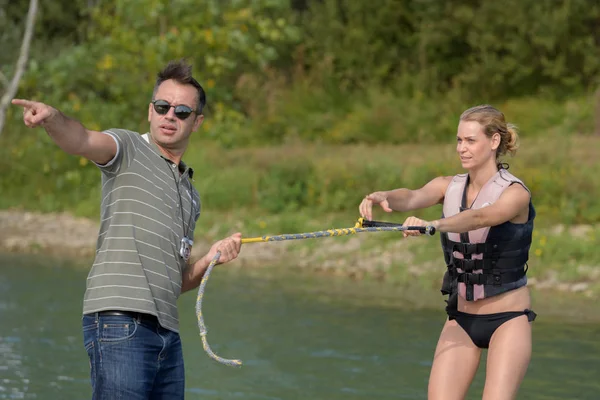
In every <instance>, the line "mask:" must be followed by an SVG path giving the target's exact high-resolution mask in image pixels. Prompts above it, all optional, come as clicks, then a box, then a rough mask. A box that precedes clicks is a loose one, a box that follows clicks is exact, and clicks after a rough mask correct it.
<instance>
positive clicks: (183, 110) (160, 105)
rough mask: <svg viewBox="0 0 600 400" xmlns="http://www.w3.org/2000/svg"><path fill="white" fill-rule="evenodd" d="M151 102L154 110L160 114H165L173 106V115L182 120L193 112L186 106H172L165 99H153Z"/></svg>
mask: <svg viewBox="0 0 600 400" xmlns="http://www.w3.org/2000/svg"><path fill="white" fill-rule="evenodd" d="M152 104H153V105H154V111H156V112H157V113H159V114H160V115H165V114H166V113H168V112H169V110H170V109H171V107H173V108H175V116H176V117H177V118H179V119H180V120H182V121H184V120H186V119H187V118H188V117H189V116H190V114H191V113H193V112H194V110H192V109H191V108H189V107H188V106H184V105H178V106H172V105H171V104H169V102H168V101H166V100H154V101H153V102H152Z"/></svg>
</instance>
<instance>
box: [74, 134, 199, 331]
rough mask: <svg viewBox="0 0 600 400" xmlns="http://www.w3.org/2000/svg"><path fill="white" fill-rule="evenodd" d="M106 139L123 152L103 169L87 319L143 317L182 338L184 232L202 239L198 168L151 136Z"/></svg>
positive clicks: (86, 295) (90, 275) (102, 167)
mask: <svg viewBox="0 0 600 400" xmlns="http://www.w3.org/2000/svg"><path fill="white" fill-rule="evenodd" d="M104 133H106V134H109V135H111V136H112V137H113V138H114V139H115V141H116V142H117V154H116V155H115V157H114V158H113V160H111V161H110V162H109V163H107V164H105V165H99V168H100V170H101V171H102V203H101V206H100V212H101V220H100V232H99V234H98V242H97V245H96V257H95V260H94V264H93V266H92V268H91V270H90V273H89V275H88V278H87V285H86V292H85V296H84V300H83V313H84V314H89V313H93V312H98V311H104V310H128V311H138V312H142V313H147V314H152V315H155V316H157V317H158V320H159V322H160V324H161V325H162V326H163V327H165V328H167V329H170V330H173V331H175V332H178V331H179V318H178V312H177V298H178V297H179V295H180V293H181V282H182V278H181V277H182V273H183V271H184V269H185V268H186V267H187V263H186V261H184V260H183V258H181V257H180V255H179V249H180V245H181V239H182V237H183V236H184V232H185V233H186V234H187V235H186V236H187V237H188V238H193V237H194V228H195V226H196V221H197V220H198V217H199V216H200V197H199V195H198V192H197V191H196V189H195V188H194V187H193V185H192V183H191V181H190V179H191V178H192V176H193V170H192V169H191V168H188V167H187V166H186V165H185V164H184V163H183V162H181V163H180V164H179V166H177V165H176V164H174V163H173V162H171V161H169V160H168V159H167V158H165V157H163V156H162V155H161V153H160V151H159V149H158V147H157V146H156V144H155V143H154V142H152V141H149V140H148V136H147V134H146V135H140V134H139V133H137V132H131V131H127V130H123V129H113V130H108V131H106V132H104Z"/></svg>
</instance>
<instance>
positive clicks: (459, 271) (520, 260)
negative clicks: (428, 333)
mask: <svg viewBox="0 0 600 400" xmlns="http://www.w3.org/2000/svg"><path fill="white" fill-rule="evenodd" d="M468 183H469V176H468V174H461V175H456V176H455V177H454V178H453V179H452V182H451V183H450V184H449V185H448V189H447V190H446V194H445V197H444V206H443V210H444V211H443V217H451V216H453V215H456V214H458V213H459V212H461V211H464V210H467V209H469V208H468V207H467V204H466V197H467V187H468ZM514 183H517V184H520V185H523V187H524V188H525V189H527V187H526V186H525V185H524V184H523V182H522V181H521V180H520V179H518V178H516V177H515V176H514V175H512V174H511V173H509V172H508V171H507V170H505V169H503V168H500V169H499V171H498V172H497V173H496V174H495V175H494V176H493V177H492V178H490V180H489V181H488V182H487V183H486V184H485V185H484V186H483V187H482V188H481V190H480V191H479V194H478V195H477V198H476V199H475V200H474V201H473V204H472V205H471V207H470V208H471V209H481V208H483V207H486V206H489V205H491V204H493V203H494V202H495V201H496V200H498V198H499V197H500V195H501V194H502V192H503V191H504V190H505V189H506V188H508V187H509V186H510V185H512V184H514ZM527 191H529V189H527ZM534 218H535V209H534V208H533V205H532V203H531V201H530V203H529V218H528V220H527V222H526V223H524V224H513V223H511V222H508V221H507V222H505V223H503V224H500V225H498V226H494V227H485V228H480V229H476V230H474V231H470V232H467V233H461V234H458V233H442V234H440V237H441V242H442V249H443V251H444V258H445V261H446V265H447V268H448V271H447V272H446V274H445V276H444V282H443V285H442V293H443V294H450V295H452V294H455V293H456V292H458V295H460V296H461V297H463V298H464V299H466V300H468V301H476V300H480V299H483V298H486V297H490V296H494V295H497V294H500V293H502V292H506V291H508V290H512V289H515V288H517V287H520V286H524V285H525V284H526V283H527V278H526V276H525V274H526V272H527V260H528V259H529V247H530V245H531V237H532V233H533V219H534Z"/></svg>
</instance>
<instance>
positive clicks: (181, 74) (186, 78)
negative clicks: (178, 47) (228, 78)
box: [152, 60, 206, 115]
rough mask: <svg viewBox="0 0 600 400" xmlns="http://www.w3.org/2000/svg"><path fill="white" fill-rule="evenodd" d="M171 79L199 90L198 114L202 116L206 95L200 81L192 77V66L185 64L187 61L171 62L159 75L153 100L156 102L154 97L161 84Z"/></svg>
mask: <svg viewBox="0 0 600 400" xmlns="http://www.w3.org/2000/svg"><path fill="white" fill-rule="evenodd" d="M169 79H173V80H174V81H175V82H177V83H180V84H182V85H192V86H193V87H195V88H196V90H198V96H197V98H196V100H197V105H196V113H197V114H198V115H200V114H202V110H203V109H204V106H205V105H206V93H205V92H204V89H203V88H202V86H201V85H200V84H199V83H198V81H197V80H196V79H194V77H193V76H192V66H191V65H190V64H188V63H187V62H185V60H178V61H169V63H168V64H167V66H166V67H165V68H163V70H162V71H160V72H159V73H158V74H157V77H156V84H155V85H154V92H153V93H152V100H156V99H155V98H154V96H156V92H157V91H158V87H159V86H160V84H161V83H163V82H164V81H168V80H169Z"/></svg>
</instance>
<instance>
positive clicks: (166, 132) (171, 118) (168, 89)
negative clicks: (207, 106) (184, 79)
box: [148, 79, 204, 152]
mask: <svg viewBox="0 0 600 400" xmlns="http://www.w3.org/2000/svg"><path fill="white" fill-rule="evenodd" d="M197 97H198V91H197V90H196V88H195V87H193V86H192V85H182V84H180V83H178V82H176V81H174V80H171V79H170V80H167V81H164V82H163V83H161V84H160V86H159V87H158V90H157V91H156V95H155V96H154V100H155V101H156V100H164V101H166V102H167V103H168V104H170V105H171V106H173V107H170V108H169V110H168V112H167V113H166V114H164V115H161V114H159V113H158V112H157V111H156V110H155V109H154V105H153V104H150V106H149V108H148V121H149V122H150V135H151V136H152V139H154V141H155V142H156V143H157V144H158V145H159V146H161V147H163V148H164V149H167V150H176V151H181V152H183V151H185V149H186V147H187V144H188V141H189V137H190V135H191V134H192V132H194V131H196V130H197V129H198V127H199V126H200V125H201V124H202V121H203V120H204V116H202V115H197V114H196V112H195V110H196V106H197V101H198V100H197ZM179 105H183V106H187V107H189V108H190V109H192V110H194V112H192V113H191V114H190V115H189V116H188V117H187V118H186V119H184V120H182V119H180V118H178V117H177V116H176V115H175V107H176V106H179Z"/></svg>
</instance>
